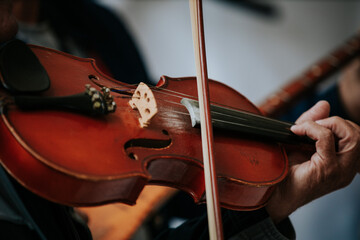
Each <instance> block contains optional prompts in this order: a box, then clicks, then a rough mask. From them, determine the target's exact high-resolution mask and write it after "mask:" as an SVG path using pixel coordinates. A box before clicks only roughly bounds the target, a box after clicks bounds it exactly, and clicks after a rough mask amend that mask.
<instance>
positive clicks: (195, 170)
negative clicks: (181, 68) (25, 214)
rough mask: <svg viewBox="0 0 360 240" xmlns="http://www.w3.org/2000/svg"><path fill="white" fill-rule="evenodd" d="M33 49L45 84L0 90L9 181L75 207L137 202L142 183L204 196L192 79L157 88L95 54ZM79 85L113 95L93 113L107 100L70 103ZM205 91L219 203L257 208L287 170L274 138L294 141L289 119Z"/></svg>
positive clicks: (0, 134)
mask: <svg viewBox="0 0 360 240" xmlns="http://www.w3.org/2000/svg"><path fill="white" fill-rule="evenodd" d="M29 48H30V49H31V51H32V52H33V53H34V54H35V55H36V57H37V59H38V60H39V62H40V63H41V65H42V66H43V67H44V69H46V73H47V75H48V77H49V79H50V81H51V84H50V86H49V87H48V89H46V90H44V91H41V92H38V93H35V94H34V93H31V96H26V97H24V96H21V95H22V94H18V95H17V94H13V93H11V92H9V91H8V90H6V88H5V89H1V97H2V99H3V100H2V104H1V123H0V138H1V142H2V143H3V144H1V146H0V158H1V162H2V164H3V166H4V167H5V168H6V169H7V170H8V171H9V173H10V174H11V175H12V176H13V177H14V178H15V179H17V180H18V181H19V182H20V183H21V184H23V185H24V186H25V187H27V188H28V189H30V190H31V191H33V192H35V193H37V194H38V195H40V196H42V197H44V198H46V199H49V200H51V201H55V202H58V203H61V204H66V205H71V206H90V205H99V204H104V203H109V202H119V201H120V202H124V203H127V204H134V203H135V201H136V198H137V197H138V195H139V193H140V192H141V190H142V189H143V187H144V186H145V185H146V184H158V185H164V186H170V187H175V188H178V189H181V190H183V191H185V192H187V193H189V194H190V195H191V196H192V197H193V198H194V200H195V201H196V202H203V201H205V199H204V191H205V189H204V179H203V172H202V168H203V164H202V161H201V157H202V152H201V149H199V144H200V129H199V128H198V121H197V118H198V115H197V113H196V112H197V111H198V110H197V109H198V107H197V106H198V104H197V95H196V82H195V78H194V77H185V78H170V77H166V76H163V77H161V79H160V81H159V83H158V84H157V85H156V86H154V87H153V86H146V85H145V84H139V85H138V86H133V85H129V84H125V83H122V82H119V81H117V80H115V79H112V78H111V77H109V76H107V75H105V74H104V73H102V72H101V71H100V70H99V69H98V68H97V67H96V65H95V62H94V60H92V59H82V58H78V57H74V56H71V55H69V54H66V53H63V52H59V51H56V50H52V49H48V48H44V47H39V46H33V45H30V46H29ZM3 78H4V73H2V81H4V80H3ZM89 85H90V86H89ZM84 89H87V90H85V92H89V91H90V92H96V93H95V95H103V97H102V98H103V99H106V98H110V99H112V101H110V104H108V106H107V108H105V109H108V111H104V110H102V111H99V110H96V111H94V112H93V113H89V112H88V109H89V108H93V109H97V108H96V107H95V105H96V106H97V105H104V106H105V105H106V104H104V103H100V104H95V103H93V102H91V103H90V106H91V107H89V106H85V107H82V106H83V105H84V104H83V102H84V101H83V100H81V101H80V102H81V104H79V103H78V102H76V101H78V100H77V99H79V93H82V92H84ZM89 89H91V90H89ZM94 89H95V90H94ZM101 89H103V91H104V92H106V94H107V97H105V95H106V94H105V93H104V94H101V93H100V92H101V91H102V90H101ZM104 89H106V90H104ZM209 89H210V94H211V97H212V99H211V109H212V117H213V123H214V136H215V138H214V142H215V144H214V152H215V156H216V167H217V180H218V184H219V193H220V194H219V195H220V204H221V206H223V207H227V208H231V209H238V210H240V209H241V210H250V209H256V208H259V207H261V206H263V205H265V204H266V201H267V198H268V197H269V196H270V194H271V192H272V189H273V186H274V185H275V184H277V183H279V182H280V181H281V180H282V179H284V177H285V176H286V174H287V168H288V161H287V157H286V154H285V151H284V148H283V147H282V145H281V144H279V142H288V141H294V142H297V141H298V139H297V137H296V136H295V135H293V134H292V133H291V132H290V130H289V127H290V126H291V124H290V123H284V122H280V121H278V120H273V119H269V118H265V117H263V116H261V115H260V111H259V110H258V109H257V108H256V107H255V106H254V105H253V104H252V103H251V102H250V101H249V100H248V99H246V98H245V97H244V96H242V95H241V94H239V93H238V92H236V91H235V90H233V89H232V88H230V87H228V86H226V85H224V84H222V83H220V82H217V81H213V80H211V81H210V85H209ZM109 92H110V93H111V96H110V94H109ZM80 95H81V94H80ZM82 95H86V94H85V93H84V94H82ZM91 98H93V97H91ZM104 102H109V101H108V100H104ZM85 105H86V104H85ZM115 105H116V110H114V106H115ZM109 106H110V107H109ZM111 106H112V107H113V108H112V107H111ZM112 111H113V112H112ZM259 139H261V141H260V140H259ZM264 139H266V140H264ZM274 140H275V141H274Z"/></svg>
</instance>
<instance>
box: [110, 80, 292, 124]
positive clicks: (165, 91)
mask: <svg viewBox="0 0 360 240" xmlns="http://www.w3.org/2000/svg"><path fill="white" fill-rule="evenodd" d="M129 85H130V86H136V84H128V86H129ZM122 88H125V86H124V87H123V86H121V87H113V88H112V89H122ZM149 88H150V89H152V90H153V91H154V92H157V93H159V94H164V95H168V96H172V97H175V98H183V97H189V98H192V99H194V96H192V95H189V94H185V93H181V92H178V91H174V90H170V89H159V88H157V87H156V86H150V87H149ZM110 89H111V88H110ZM134 90H135V89H129V88H125V89H122V91H127V92H131V91H134ZM117 93H119V92H117ZM120 94H121V93H120ZM118 97H119V96H118ZM121 98H131V97H130V96H128V97H127V96H126V97H125V96H121ZM195 99H196V98H195ZM157 100H160V101H164V102H167V103H170V104H174V105H178V106H181V108H184V109H186V107H185V106H184V105H183V104H181V103H180V102H175V101H170V100H165V99H162V98H157ZM212 103H215V104H216V102H212ZM169 111H171V112H174V113H177V114H182V115H186V116H189V115H190V114H189V113H188V111H187V110H185V112H182V111H175V110H173V109H170V108H169ZM234 111H237V112H240V113H243V114H244V115H245V116H249V117H252V118H256V119H259V120H265V121H267V122H268V123H274V124H280V125H281V127H284V128H285V130H286V129H287V128H286V127H287V125H286V124H285V123H283V122H281V121H279V120H276V119H271V118H267V117H264V116H261V115H258V114H254V113H250V112H246V111H241V110H234ZM212 113H214V114H218V115H222V116H225V117H229V118H232V119H234V121H228V120H226V121H225V120H221V121H223V122H224V123H228V124H234V125H239V123H238V122H236V121H235V120H241V121H249V122H251V119H247V118H242V117H238V116H234V115H230V114H226V113H223V112H219V111H214V110H213V111H212ZM216 120H217V121H218V120H219V119H216ZM240 125H241V124H240Z"/></svg>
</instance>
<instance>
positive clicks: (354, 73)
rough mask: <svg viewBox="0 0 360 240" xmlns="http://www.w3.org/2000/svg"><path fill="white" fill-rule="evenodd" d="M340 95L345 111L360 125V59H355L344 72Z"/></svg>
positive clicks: (341, 79)
mask: <svg viewBox="0 0 360 240" xmlns="http://www.w3.org/2000/svg"><path fill="white" fill-rule="evenodd" d="M339 94H340V98H341V101H342V103H343V104H344V108H345V111H346V112H347V114H348V115H349V117H350V118H351V119H352V120H353V121H355V122H356V123H358V124H359V123H360V98H359V95H360V58H357V59H355V60H354V61H353V62H352V63H351V64H350V65H349V66H348V67H347V68H345V70H344V71H343V72H342V75H341V77H340V82H339Z"/></svg>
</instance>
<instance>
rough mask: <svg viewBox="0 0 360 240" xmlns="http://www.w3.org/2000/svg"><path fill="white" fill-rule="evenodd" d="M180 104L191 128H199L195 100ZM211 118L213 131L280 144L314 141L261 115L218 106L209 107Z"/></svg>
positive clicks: (287, 126)
mask: <svg viewBox="0 0 360 240" xmlns="http://www.w3.org/2000/svg"><path fill="white" fill-rule="evenodd" d="M181 103H182V104H183V105H184V106H185V107H186V108H187V110H188V112H189V114H190V118H191V124H192V126H193V127H199V126H200V117H199V103H198V101H196V100H192V99H188V98H183V99H182V100H181ZM210 109H211V118H212V124H213V128H214V129H215V130H225V131H228V132H229V133H230V132H232V133H234V132H236V133H240V134H243V135H244V136H246V137H251V138H260V139H262V140H269V141H277V142H282V143H291V144H295V143H308V144H313V143H314V141H313V140H311V139H309V138H307V137H300V136H297V135H295V134H294V133H293V132H291V130H290V127H291V126H292V125H293V124H292V123H289V122H284V121H280V120H277V119H272V118H268V117H264V116H261V115H257V114H253V113H249V112H246V111H239V110H235V109H231V108H227V107H222V106H218V105H211V107H210Z"/></svg>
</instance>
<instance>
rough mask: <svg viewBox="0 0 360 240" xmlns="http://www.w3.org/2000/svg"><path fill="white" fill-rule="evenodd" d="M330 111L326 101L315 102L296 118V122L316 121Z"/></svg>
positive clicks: (325, 116) (327, 114)
mask: <svg viewBox="0 0 360 240" xmlns="http://www.w3.org/2000/svg"><path fill="white" fill-rule="evenodd" d="M329 113H330V104H329V103H328V102H326V101H319V102H317V103H316V104H315V105H314V106H313V107H312V108H310V109H309V110H307V111H306V112H304V113H303V114H301V116H300V117H299V118H298V119H297V120H296V123H297V124H298V123H303V122H305V121H316V120H319V119H323V118H327V117H328V116H329Z"/></svg>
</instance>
